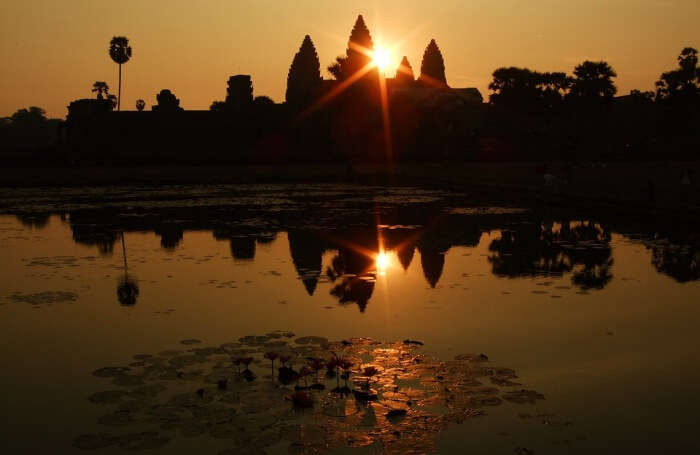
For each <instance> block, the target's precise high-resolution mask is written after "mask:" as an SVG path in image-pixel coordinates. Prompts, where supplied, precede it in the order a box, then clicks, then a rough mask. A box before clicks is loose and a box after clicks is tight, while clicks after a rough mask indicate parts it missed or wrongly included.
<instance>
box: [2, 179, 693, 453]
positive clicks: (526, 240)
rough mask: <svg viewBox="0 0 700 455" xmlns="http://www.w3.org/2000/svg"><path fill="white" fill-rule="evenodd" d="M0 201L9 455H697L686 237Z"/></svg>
mask: <svg viewBox="0 0 700 455" xmlns="http://www.w3.org/2000/svg"><path fill="white" fill-rule="evenodd" d="M2 194H3V196H2V197H0V212H1V213H3V215H0V251H1V252H2V254H1V256H0V265H1V268H0V270H2V274H0V354H1V355H2V359H3V363H4V367H3V374H2V375H0V387H1V388H2V390H3V393H2V395H1V396H2V402H1V403H0V409H2V428H3V430H2V438H0V444H1V445H2V446H4V448H5V450H3V453H38V452H42V453H90V452H96V453H123V452H124V451H126V450H129V451H131V450H139V449H143V450H148V451H149V453H190V452H192V451H195V450H197V451H199V452H201V453H214V454H217V453H265V452H266V453H362V454H364V453H426V452H428V453H432V452H435V453H463V452H471V453H519V454H528V453H630V452H635V451H636V452H639V453H647V452H650V451H651V452H654V451H656V452H676V453H689V452H692V451H694V450H698V449H700V443H698V442H697V439H696V438H695V426H696V422H697V418H696V409H698V406H699V405H700V394H699V393H698V392H697V384H698V382H699V380H700V359H699V358H698V355H697V353H696V350H697V346H698V345H700V305H699V302H700V281H699V280H700V268H699V266H698V262H699V261H700V237H699V236H698V234H697V231H696V230H695V228H694V227H692V226H686V225H680V224H675V223H670V222H668V223H665V225H664V223H663V222H660V221H659V220H619V219H598V218H596V217H595V216H593V215H591V214H586V213H577V212H576V211H571V210H570V211H562V210H559V211H554V210H547V209H543V208H541V207H540V208H529V207H521V206H514V205H512V204H508V203H506V202H504V201H489V200H483V199H480V198H477V197H474V196H471V195H468V194H457V193H450V192H444V191H434V190H426V189H418V188H405V187H401V188H398V187H397V188H384V187H366V186H363V187H360V186H353V185H294V186H292V185H250V186H247V187H226V186H220V187H169V188H163V189H158V190H152V189H146V188H135V187H120V188H116V187H115V188H99V189H98V188H94V189H88V190H76V189H55V190H52V191H46V190H44V189H41V190H40V189H24V190H6V191H3V193H2ZM671 227H672V228H673V229H671ZM246 359H250V360H249V361H248V364H245V362H244V360H246ZM282 359H287V360H286V361H285V362H282ZM315 360H316V361H318V362H320V363H318V362H317V363H316V365H317V366H319V365H321V366H319V368H316V369H314V367H313V365H314V361H315ZM340 360H345V361H346V363H345V364H344V365H345V366H347V368H343V364H342V362H340ZM242 362H243V363H242ZM369 367H372V368H374V369H375V370H376V371H375V370H371V369H369V370H368V369H367V368H369ZM285 368H286V369H289V370H290V371H291V373H289V375H288V376H285V374H284V372H285V371H286V370H285ZM245 371H248V372H249V373H244V372H245ZM248 379H251V380H250V381H248ZM222 381H223V382H222ZM8 450H9V451H8ZM246 450H248V452H246ZM263 451H265V452H263Z"/></svg>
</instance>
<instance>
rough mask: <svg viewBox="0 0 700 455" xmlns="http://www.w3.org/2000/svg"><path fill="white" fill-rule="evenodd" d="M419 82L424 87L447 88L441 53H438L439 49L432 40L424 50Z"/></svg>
mask: <svg viewBox="0 0 700 455" xmlns="http://www.w3.org/2000/svg"><path fill="white" fill-rule="evenodd" d="M419 80H420V81H421V82H422V83H424V84H425V85H430V86H440V85H444V86H447V78H446V77H445V62H444V60H443V58H442V52H440V48H439V47H438V45H437V43H436V42H435V40H434V39H432V40H430V43H429V44H428V47H426V48H425V52H424V53H423V61H422V62H421V65H420V78H419Z"/></svg>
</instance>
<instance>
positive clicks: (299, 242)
mask: <svg viewBox="0 0 700 455" xmlns="http://www.w3.org/2000/svg"><path fill="white" fill-rule="evenodd" d="M287 238H288V240H289V253H290V255H291V257H292V263H293V264H294V269H295V270H296V272H297V275H298V276H299V278H300V279H301V281H302V283H304V288H306V292H307V293H308V294H309V295H314V292H315V291H316V286H317V284H318V278H319V276H320V275H321V268H322V267H323V265H322V261H323V251H324V250H323V245H322V244H321V240H320V238H319V237H318V235H317V234H316V232H313V231H312V232H306V231H300V230H290V231H289V232H288V233H287Z"/></svg>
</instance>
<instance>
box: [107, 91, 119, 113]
mask: <svg viewBox="0 0 700 455" xmlns="http://www.w3.org/2000/svg"><path fill="white" fill-rule="evenodd" d="M107 101H109V102H110V104H111V108H112V109H114V108H115V107H117V97H116V96H114V95H112V94H111V93H110V94H109V95H107Z"/></svg>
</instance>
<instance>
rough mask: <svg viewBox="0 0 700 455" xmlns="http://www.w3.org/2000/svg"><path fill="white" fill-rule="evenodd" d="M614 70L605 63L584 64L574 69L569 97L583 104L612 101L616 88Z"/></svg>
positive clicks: (588, 62)
mask: <svg viewBox="0 0 700 455" xmlns="http://www.w3.org/2000/svg"><path fill="white" fill-rule="evenodd" d="M616 77H617V73H615V70H613V69H612V67H611V66H610V65H609V64H608V63H607V62H591V61H588V60H586V61H585V62H583V63H581V64H580V65H578V66H577V67H576V68H574V79H573V80H572V81H571V91H570V92H569V96H570V97H571V98H573V99H575V100H581V101H583V102H584V103H599V102H601V101H610V100H612V98H613V96H615V93H617V87H615V82H614V81H613V79H614V78H616Z"/></svg>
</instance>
